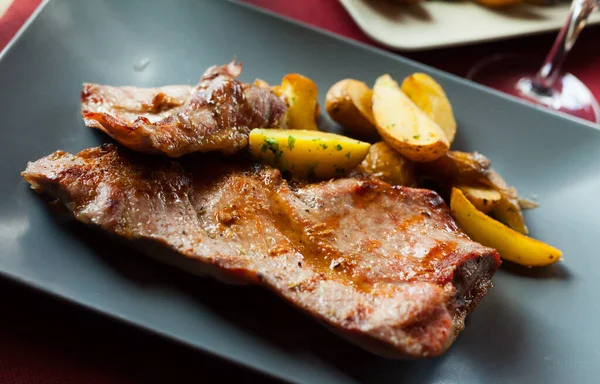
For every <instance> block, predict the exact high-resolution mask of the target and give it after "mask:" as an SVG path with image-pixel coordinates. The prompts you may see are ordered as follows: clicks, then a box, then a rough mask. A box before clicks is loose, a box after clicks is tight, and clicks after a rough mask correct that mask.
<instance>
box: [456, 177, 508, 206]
mask: <svg viewBox="0 0 600 384" xmlns="http://www.w3.org/2000/svg"><path fill="white" fill-rule="evenodd" d="M454 187H455V188H458V189H460V190H461V192H462V193H463V194H464V195H465V196H466V198H467V199H469V201H470V202H471V204H473V205H474V206H475V208H477V210H479V211H481V212H483V213H488V212H490V211H491V210H492V209H493V208H494V207H495V206H497V205H498V203H500V201H501V200H502V195H501V194H500V192H498V191H496V190H495V189H493V188H490V187H488V186H485V185H466V184H458V185H455V186H454Z"/></svg>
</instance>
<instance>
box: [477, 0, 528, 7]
mask: <svg viewBox="0 0 600 384" xmlns="http://www.w3.org/2000/svg"><path fill="white" fill-rule="evenodd" d="M475 2H477V3H478V4H481V5H483V6H486V7H488V8H504V7H512V6H514V5H517V4H521V3H522V2H523V0H475Z"/></svg>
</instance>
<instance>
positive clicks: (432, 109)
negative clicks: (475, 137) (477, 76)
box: [402, 73, 456, 144]
mask: <svg viewBox="0 0 600 384" xmlns="http://www.w3.org/2000/svg"><path fill="white" fill-rule="evenodd" d="M402 91H403V92H404V93H405V94H406V96H408V97H409V98H410V99H411V100H412V101H413V103H415V104H416V105H417V107H419V108H421V110H422V111H423V112H425V113H426V114H427V116H429V117H430V118H431V119H432V120H433V121H435V122H436V123H437V125H439V126H440V128H442V130H443V131H444V133H445V134H446V138H447V139H448V141H449V142H450V144H452V142H453V141H454V136H455V135H456V120H455V119H454V113H453V112H452V106H451V105H450V101H449V100H448V97H446V93H445V92H444V90H443V89H442V86H441V85H439V84H438V83H437V82H436V81H435V80H434V79H432V78H431V77H430V76H429V75H426V74H424V73H413V74H412V75H410V76H408V77H407V78H406V79H404V81H403V82H402Z"/></svg>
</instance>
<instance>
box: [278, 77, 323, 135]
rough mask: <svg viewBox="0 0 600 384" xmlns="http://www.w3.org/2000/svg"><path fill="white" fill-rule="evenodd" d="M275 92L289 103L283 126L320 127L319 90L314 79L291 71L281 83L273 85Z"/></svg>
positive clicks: (315, 128) (290, 127) (314, 128)
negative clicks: (318, 123)
mask: <svg viewBox="0 0 600 384" xmlns="http://www.w3.org/2000/svg"><path fill="white" fill-rule="evenodd" d="M273 92H274V93H275V94H276V95H277V96H279V97H280V98H282V99H283V101H285V103H286V104H287V105H288V110H287V112H286V114H285V116H284V119H283V124H282V125H283V127H285V128H288V129H306V130H314V131H316V130H317V129H318V128H317V118H318V117H319V112H318V111H319V105H318V102H317V97H318V95H319V90H318V89H317V85H316V84H315V83H314V81H312V80H311V79H309V78H308V77H304V76H302V75H299V74H297V73H289V74H287V75H285V76H284V77H283V80H282V81H281V85H278V86H275V87H273Z"/></svg>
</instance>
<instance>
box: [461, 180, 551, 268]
mask: <svg viewBox="0 0 600 384" xmlns="http://www.w3.org/2000/svg"><path fill="white" fill-rule="evenodd" d="M450 211H451V213H452V216H453V217H454V219H455V220H456V222H457V224H458V225H459V226H460V227H461V228H462V230H463V231H465V233H466V234H467V235H468V236H469V237H470V238H471V239H473V240H475V241H477V242H479V243H481V244H483V245H486V246H488V247H492V248H495V249H496V250H497V251H498V253H499V254H500V257H501V258H503V259H504V260H508V261H512V262H514V263H517V264H520V265H524V266H526V267H540V266H545V265H550V264H553V263H556V262H557V261H559V260H561V257H562V253H561V251H559V250H558V249H556V248H554V247H552V246H550V245H548V244H546V243H543V242H541V241H539V240H536V239H532V238H531V237H527V236H525V235H523V234H521V233H519V232H517V231H514V230H512V229H510V228H509V227H507V226H506V225H504V224H502V223H500V222H499V221H496V220H494V219H492V218H491V217H489V216H487V215H486V214H484V213H482V212H480V211H479V210H477V208H475V206H474V205H473V204H471V202H469V200H468V199H467V198H466V197H465V195H464V194H463V193H462V192H461V191H460V190H459V189H457V188H453V189H452V196H451V199H450Z"/></svg>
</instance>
